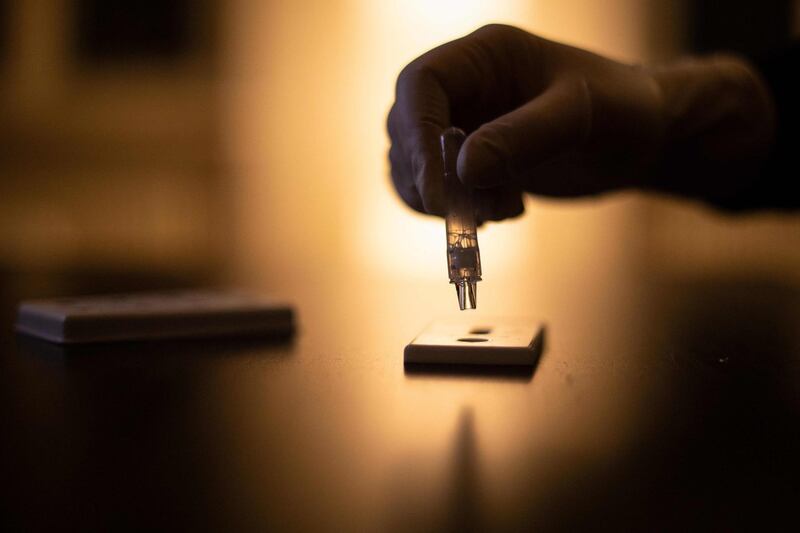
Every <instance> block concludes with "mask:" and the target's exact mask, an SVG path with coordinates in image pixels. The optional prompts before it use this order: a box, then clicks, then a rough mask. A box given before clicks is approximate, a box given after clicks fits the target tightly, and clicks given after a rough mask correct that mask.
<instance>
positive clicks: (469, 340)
mask: <svg viewBox="0 0 800 533" xmlns="http://www.w3.org/2000/svg"><path fill="white" fill-rule="evenodd" d="M488 340H489V339H479V338H478V337H461V338H460V339H458V341H459V342H486V341H488Z"/></svg>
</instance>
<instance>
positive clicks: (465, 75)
mask: <svg viewBox="0 0 800 533" xmlns="http://www.w3.org/2000/svg"><path fill="white" fill-rule="evenodd" d="M527 39H531V36H530V35H529V34H527V33H525V32H523V31H522V30H519V29H516V28H511V27H508V26H499V25H492V26H487V27H484V28H481V29H479V30H477V31H475V32H473V33H472V34H470V35H468V36H466V37H463V38H461V39H458V40H456V41H452V42H450V43H446V44H444V45H442V46H440V47H438V48H435V49H433V50H431V51H429V52H427V53H426V54H424V55H423V56H421V57H419V58H417V59H416V60H415V61H413V62H412V63H411V64H409V65H408V66H407V67H406V68H405V69H403V71H402V72H401V73H400V76H399V78H398V80H397V87H396V101H395V104H394V106H393V108H392V111H391V112H390V115H389V124H388V126H389V135H390V137H391V140H392V152H391V153H390V160H391V162H392V176H393V181H394V184H395V187H396V188H397V189H398V193H399V194H400V196H401V197H402V198H403V199H404V201H406V203H408V204H409V205H411V206H412V207H414V208H418V207H419V202H421V204H422V208H423V209H424V210H425V211H426V212H428V213H432V214H437V215H443V214H444V211H445V202H444V183H443V177H442V161H441V147H440V144H439V136H440V135H441V132H442V131H443V130H444V129H445V128H447V127H449V126H451V125H453V124H455V125H457V126H460V127H462V128H466V129H467V130H469V129H471V128H475V127H477V126H478V125H479V124H481V123H483V122H485V121H486V120H490V119H491V118H494V117H496V116H497V115H498V114H500V113H499V112H498V110H502V112H505V111H506V110H507V109H511V108H513V105H517V103H518V102H517V101H516V100H518V99H519V96H518V95H517V94H516V92H517V89H518V88H519V87H520V82H519V76H516V75H515V74H518V72H516V71H522V70H525V71H527V68H523V67H519V65H520V64H521V62H522V60H521V59H520V58H524V60H525V61H528V60H530V58H531V54H529V53H527V52H526V42H527V41H526V40H527ZM512 64H515V65H516V66H515V67H513V68H512ZM511 102H513V105H512V103H511ZM412 185H413V186H414V187H415V188H416V191H417V195H416V196H415V195H414V194H413V193H412V192H411V190H410V187H411V186H412ZM417 197H418V198H417Z"/></svg>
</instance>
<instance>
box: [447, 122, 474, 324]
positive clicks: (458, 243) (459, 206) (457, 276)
mask: <svg viewBox="0 0 800 533" xmlns="http://www.w3.org/2000/svg"><path fill="white" fill-rule="evenodd" d="M465 138H466V135H465V134H464V132H463V131H461V130H460V129H458V128H448V129H447V130H445V131H444V133H442V137H441V142H442V160H443V161H442V163H443V166H444V186H445V194H446V195H447V214H446V216H445V226H446V229H447V272H448V274H449V276H450V283H452V284H454V285H455V287H456V294H458V307H459V308H460V309H461V310H462V311H463V310H464V309H467V308H468V309H475V306H476V301H477V294H476V290H477V287H476V284H477V282H479V281H480V280H481V254H480V250H478V230H477V228H476V224H475V211H474V209H473V206H472V193H471V191H470V190H469V189H467V188H466V187H465V186H464V184H463V183H461V180H459V179H458V174H457V173H456V162H457V161H458V152H459V151H460V150H461V145H462V144H463V143H464V139H465Z"/></svg>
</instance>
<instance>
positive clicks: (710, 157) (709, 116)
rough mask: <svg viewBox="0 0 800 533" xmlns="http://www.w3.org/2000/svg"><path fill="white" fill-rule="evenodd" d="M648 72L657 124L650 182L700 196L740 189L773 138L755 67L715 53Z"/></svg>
mask: <svg viewBox="0 0 800 533" xmlns="http://www.w3.org/2000/svg"><path fill="white" fill-rule="evenodd" d="M649 71H650V74H651V75H652V77H653V80H654V81H655V83H656V84H657V86H658V88H659V93H660V97H661V107H662V110H661V111H662V112H661V116H662V120H663V122H664V124H663V130H664V142H663V146H662V154H661V157H660V160H659V161H658V164H657V165H656V166H657V168H655V169H654V172H653V173H652V174H653V176H652V179H653V181H652V183H650V184H648V185H649V186H650V188H653V189H658V190H666V191H668V192H677V193H681V194H688V195H692V196H700V197H705V198H709V195H720V196H721V197H730V196H733V195H736V194H737V193H741V192H742V191H743V190H746V189H747V187H748V186H749V185H750V184H751V183H752V181H753V180H754V179H755V178H756V177H757V174H758V168H759V166H760V163H761V162H762V161H763V160H764V158H765V157H766V155H767V154H768V152H769V150H770V147H771V145H772V143H773V140H774V136H775V111H774V104H773V102H772V97H771V95H770V93H769V90H768V89H767V85H766V83H765V82H764V81H763V79H762V78H761V75H760V74H759V72H758V71H757V69H756V68H755V67H754V66H753V65H752V64H750V63H749V62H748V61H747V60H745V59H744V58H741V57H739V56H735V55H728V54H715V55H711V56H705V57H690V58H686V59H682V60H680V61H678V62H676V63H673V64H670V65H666V66H660V67H654V68H651V69H649Z"/></svg>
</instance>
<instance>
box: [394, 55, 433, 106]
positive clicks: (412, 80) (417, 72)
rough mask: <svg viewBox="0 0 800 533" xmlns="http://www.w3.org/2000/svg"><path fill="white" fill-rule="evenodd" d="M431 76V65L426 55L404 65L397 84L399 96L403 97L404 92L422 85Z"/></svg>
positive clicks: (396, 90) (396, 89) (396, 88)
mask: <svg viewBox="0 0 800 533" xmlns="http://www.w3.org/2000/svg"><path fill="white" fill-rule="evenodd" d="M431 76H432V73H431V67H430V65H429V64H428V62H427V59H426V58H425V56H421V57H418V58H417V59H415V60H414V61H412V62H411V63H409V64H408V65H406V66H405V67H403V70H401V71H400V74H398V76H397V84H396V86H395V93H396V95H397V98H398V99H400V98H402V96H403V95H404V94H406V93H407V92H408V91H410V90H413V89H414V88H415V87H418V86H420V84H421V83H422V82H423V81H425V80H427V79H430V77H431Z"/></svg>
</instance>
